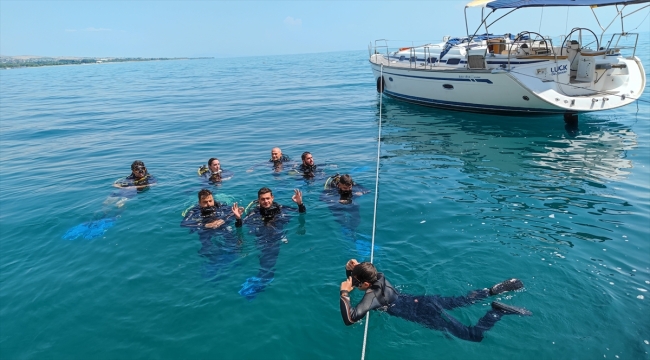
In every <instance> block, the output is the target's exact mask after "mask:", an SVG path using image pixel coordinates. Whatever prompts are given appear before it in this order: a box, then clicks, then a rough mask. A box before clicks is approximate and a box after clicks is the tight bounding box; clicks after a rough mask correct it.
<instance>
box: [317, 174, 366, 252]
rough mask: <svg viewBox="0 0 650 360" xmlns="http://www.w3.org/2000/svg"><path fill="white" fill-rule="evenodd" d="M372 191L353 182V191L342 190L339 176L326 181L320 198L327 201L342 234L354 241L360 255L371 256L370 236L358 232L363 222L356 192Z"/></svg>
mask: <svg viewBox="0 0 650 360" xmlns="http://www.w3.org/2000/svg"><path fill="white" fill-rule="evenodd" d="M369 192H370V191H369V190H368V189H366V188H364V187H363V186H361V185H358V184H356V183H355V184H353V185H352V190H351V191H341V190H340V189H339V188H338V178H337V177H335V178H334V179H333V180H332V181H331V182H330V183H326V185H325V189H324V190H323V192H322V193H321V196H320V200H321V201H323V202H325V203H327V206H328V207H329V209H330V211H331V212H332V215H334V219H336V222H338V223H339V224H340V225H341V234H342V235H343V237H344V238H345V239H347V240H350V241H353V242H354V243H355V246H356V248H357V252H358V254H359V256H361V257H362V258H365V257H368V256H370V246H371V244H370V243H369V242H368V239H369V236H367V235H364V234H359V233H357V228H358V227H359V223H360V222H361V215H360V207H359V204H358V203H357V202H355V201H354V195H353V194H355V193H361V194H367V193H369Z"/></svg>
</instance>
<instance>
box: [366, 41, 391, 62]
mask: <svg viewBox="0 0 650 360" xmlns="http://www.w3.org/2000/svg"><path fill="white" fill-rule="evenodd" d="M381 42H383V44H381ZM379 50H381V51H382V52H383V51H385V52H386V54H385V55H386V60H389V56H390V55H389V53H388V40H387V39H379V40H375V45H374V46H372V44H368V53H369V55H370V56H372V55H373V54H381V52H380V51H379Z"/></svg>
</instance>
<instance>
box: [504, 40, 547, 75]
mask: <svg viewBox="0 0 650 360" xmlns="http://www.w3.org/2000/svg"><path fill="white" fill-rule="evenodd" d="M508 45H509V46H508V50H506V52H507V54H508V63H507V69H508V70H510V60H511V58H512V57H513V56H515V57H517V58H522V57H529V58H530V57H544V58H551V59H555V60H556V61H557V59H558V54H557V52H556V51H555V47H554V46H553V39H551V38H550V37H548V36H547V37H544V36H542V35H541V34H539V33H536V32H533V31H524V32H521V33H519V35H517V37H516V38H515V39H514V40H513V41H512V42H511V43H510V44H508Z"/></svg>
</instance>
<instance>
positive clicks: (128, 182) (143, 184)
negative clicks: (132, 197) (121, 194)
mask: <svg viewBox="0 0 650 360" xmlns="http://www.w3.org/2000/svg"><path fill="white" fill-rule="evenodd" d="M156 183H157V180H156V178H154V177H153V176H152V175H151V174H149V172H148V171H147V168H146V167H145V166H144V163H143V162H142V161H140V160H136V161H134V162H133V163H132V164H131V175H129V176H127V177H126V178H123V179H120V180H117V181H115V182H114V183H113V186H115V187H117V188H136V189H138V190H144V189H146V188H147V187H148V186H150V185H154V184H156Z"/></svg>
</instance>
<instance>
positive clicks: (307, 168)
mask: <svg viewBox="0 0 650 360" xmlns="http://www.w3.org/2000/svg"><path fill="white" fill-rule="evenodd" d="M300 158H301V159H302V164H300V166H298V167H297V168H296V170H297V171H298V172H300V173H301V175H302V177H303V178H305V179H307V180H310V179H313V178H314V177H316V175H317V174H318V175H322V174H323V170H321V169H319V168H318V165H316V164H314V156H313V155H312V154H311V153H310V152H309V151H305V152H304V153H302V155H300Z"/></svg>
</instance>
